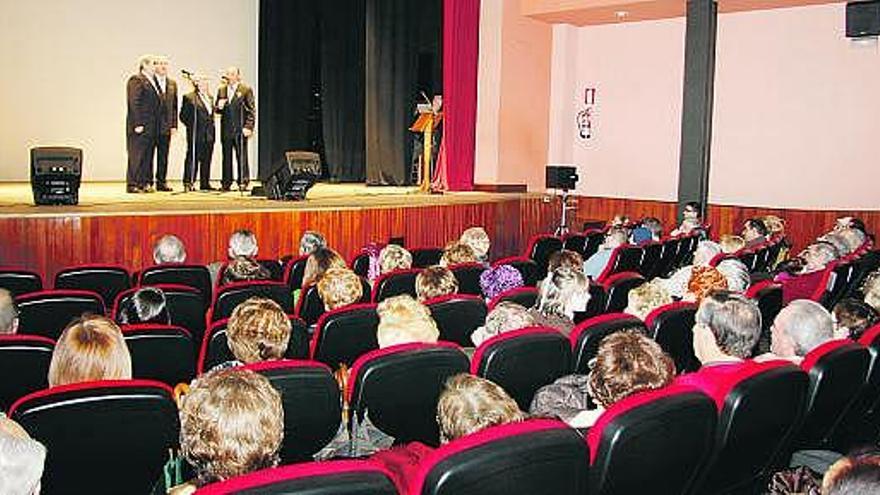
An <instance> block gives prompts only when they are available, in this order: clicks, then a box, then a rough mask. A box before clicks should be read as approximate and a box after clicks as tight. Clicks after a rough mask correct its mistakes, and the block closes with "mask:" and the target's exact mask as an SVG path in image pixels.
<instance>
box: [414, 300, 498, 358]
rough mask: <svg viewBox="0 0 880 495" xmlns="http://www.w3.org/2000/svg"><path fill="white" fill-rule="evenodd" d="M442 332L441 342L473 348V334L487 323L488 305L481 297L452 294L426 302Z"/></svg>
mask: <svg viewBox="0 0 880 495" xmlns="http://www.w3.org/2000/svg"><path fill="white" fill-rule="evenodd" d="M425 305H426V306H428V309H430V310H431V316H432V317H433V318H434V321H436V322H437V327H438V329H439V330H440V340H445V341H447V342H455V343H456V344H458V345H461V346H465V347H468V346H472V345H473V342H472V341H471V334H472V333H474V330H476V329H477V328H478V327H481V326H483V325H484V324H485V323H486V313H487V312H488V309H487V308H486V303H485V302H484V301H483V299H482V298H481V297H478V296H471V295H467V294H450V295H447V296H441V297H435V298H434V299H429V300H427V301H425Z"/></svg>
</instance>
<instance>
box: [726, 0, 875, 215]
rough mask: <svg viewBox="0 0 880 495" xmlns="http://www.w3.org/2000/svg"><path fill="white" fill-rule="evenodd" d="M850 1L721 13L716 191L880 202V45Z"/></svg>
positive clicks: (793, 201)
mask: <svg viewBox="0 0 880 495" xmlns="http://www.w3.org/2000/svg"><path fill="white" fill-rule="evenodd" d="M844 19H845V13H844V4H843V3H840V4H832V5H823V6H812V7H799V8H791V9H780V10H772V11H761V12H748V13H737V14H724V15H721V16H719V22H718V44H717V48H718V51H717V58H716V63H717V70H716V76H715V126H714V135H713V143H712V168H711V180H710V187H709V191H710V193H709V194H710V200H711V201H712V202H715V203H721V204H737V205H754V206H779V207H787V208H807V209H814V208H815V209H835V208H842V209H873V210H877V209H880V197H878V195H877V192H876V191H877V187H876V185H875V182H876V181H875V180H874V179H875V178H876V177H877V171H878V164H880V162H878V157H880V154H878V146H880V50H878V47H877V45H876V44H873V45H869V46H859V45H855V44H853V43H852V42H851V41H849V40H847V39H846V38H845V37H844Z"/></svg>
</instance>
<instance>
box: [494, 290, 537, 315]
mask: <svg viewBox="0 0 880 495" xmlns="http://www.w3.org/2000/svg"><path fill="white" fill-rule="evenodd" d="M504 301H508V302H513V303H516V304H519V305H520V306H522V307H524V308H531V307H532V306H534V305H535V302H537V301H538V289H536V288H534V287H517V288H515V289H510V290H506V291H504V292H502V293H501V294H498V295H497V296H495V297H494V298H493V299H492V301H490V302H489V304H488V306H489V311H492V309H493V308H495V306H497V305H498V303H501V302H504Z"/></svg>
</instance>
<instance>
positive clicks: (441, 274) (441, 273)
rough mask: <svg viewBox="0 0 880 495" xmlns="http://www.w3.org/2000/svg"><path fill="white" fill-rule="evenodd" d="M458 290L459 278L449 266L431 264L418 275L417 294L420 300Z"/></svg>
mask: <svg viewBox="0 0 880 495" xmlns="http://www.w3.org/2000/svg"><path fill="white" fill-rule="evenodd" d="M456 292H458V279H456V278H455V275H454V274H453V273H452V272H451V271H449V269H448V268H446V267H442V266H439V265H435V266H429V267H428V268H425V269H424V270H422V271H421V273H419V274H418V275H416V296H417V297H418V299H419V301H427V300H428V299H431V298H434V297H440V296H445V295H447V294H455V293H456Z"/></svg>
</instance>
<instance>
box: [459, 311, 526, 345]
mask: <svg viewBox="0 0 880 495" xmlns="http://www.w3.org/2000/svg"><path fill="white" fill-rule="evenodd" d="M534 324H535V317H534V316H533V315H532V313H529V310H528V309H526V308H524V307H523V306H521V305H519V304H517V303H515V302H511V301H501V302H500V303H498V304H496V305H495V307H494V308H492V311H489V314H488V315H486V324H485V325H483V326H481V327H479V328H477V329H476V330H474V332H473V333H472V334H471V342H473V343H474V345H475V346H479V345H480V344H482V343H483V342H485V341H487V340H489V339H490V338H492V337H494V336H496V335H500V334H502V333H504V332H509V331H511V330H519V329H520V328H526V327H530V326H533V325H534Z"/></svg>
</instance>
